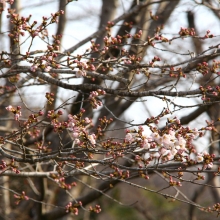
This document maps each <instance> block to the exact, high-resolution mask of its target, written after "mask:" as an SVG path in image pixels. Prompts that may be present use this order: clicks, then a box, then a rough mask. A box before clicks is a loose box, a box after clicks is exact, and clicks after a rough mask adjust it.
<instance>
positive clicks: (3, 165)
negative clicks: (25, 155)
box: [0, 159, 20, 174]
mask: <svg viewBox="0 0 220 220" xmlns="http://www.w3.org/2000/svg"><path fill="white" fill-rule="evenodd" d="M8 169H11V170H12V171H13V172H14V173H17V174H18V173H20V171H19V170H18V166H17V165H16V164H15V161H14V159H12V160H11V162H10V163H6V162H5V161H4V160H2V161H1V164H0V171H1V170H2V171H1V172H4V171H5V170H8ZM1 172H0V173H1Z"/></svg>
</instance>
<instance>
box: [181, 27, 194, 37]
mask: <svg viewBox="0 0 220 220" xmlns="http://www.w3.org/2000/svg"><path fill="white" fill-rule="evenodd" d="M179 35H180V36H182V37H185V36H195V35H196V32H195V29H194V28H183V27H181V29H180V31H179Z"/></svg>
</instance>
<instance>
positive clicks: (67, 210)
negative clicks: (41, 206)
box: [65, 201, 82, 215]
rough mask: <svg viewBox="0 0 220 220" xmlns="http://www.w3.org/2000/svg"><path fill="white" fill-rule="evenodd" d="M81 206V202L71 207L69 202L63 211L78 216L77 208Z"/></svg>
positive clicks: (71, 204)
mask: <svg viewBox="0 0 220 220" xmlns="http://www.w3.org/2000/svg"><path fill="white" fill-rule="evenodd" d="M81 206H82V202H80V201H79V202H77V203H76V204H74V205H73V203H72V202H69V203H68V204H67V205H66V206H65V209H66V212H71V213H73V214H74V215H78V214H79V209H78V207H81Z"/></svg>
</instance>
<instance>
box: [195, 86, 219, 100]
mask: <svg viewBox="0 0 220 220" xmlns="http://www.w3.org/2000/svg"><path fill="white" fill-rule="evenodd" d="M199 89H200V90H201V91H202V92H203V94H202V98H201V99H202V100H203V101H206V102H210V101H211V98H215V97H218V96H219V94H220V86H210V85H208V86H206V87H203V86H200V87H199ZM210 95H211V96H210Z"/></svg>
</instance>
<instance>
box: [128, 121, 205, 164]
mask: <svg viewBox="0 0 220 220" xmlns="http://www.w3.org/2000/svg"><path fill="white" fill-rule="evenodd" d="M176 121H177V122H178V120H176ZM143 132H144V129H143V127H141V126H140V127H139V128H138V131H135V130H127V133H126V135H125V143H127V144H130V145H131V144H134V145H136V146H137V148H136V150H137V151H142V150H143V151H144V152H145V153H144V154H143V160H144V161H151V160H152V158H157V159H158V160H161V161H162V162H166V161H170V160H172V159H178V160H180V161H188V160H189V158H188V156H187V154H188V153H191V152H195V149H193V145H192V141H193V140H194V139H195V138H196V137H197V136H198V135H201V134H200V133H199V132H198V131H197V130H196V129H194V130H191V129H189V128H187V129H184V128H182V127H179V130H173V129H172V128H170V129H169V130H168V131H167V132H166V133H161V132H160V131H158V130H156V129H154V131H153V132H152V133H151V135H144V134H143ZM138 159H140V158H139V157H137V160H138Z"/></svg>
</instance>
